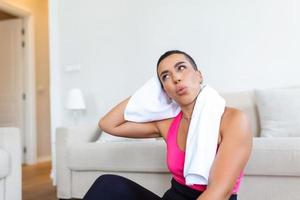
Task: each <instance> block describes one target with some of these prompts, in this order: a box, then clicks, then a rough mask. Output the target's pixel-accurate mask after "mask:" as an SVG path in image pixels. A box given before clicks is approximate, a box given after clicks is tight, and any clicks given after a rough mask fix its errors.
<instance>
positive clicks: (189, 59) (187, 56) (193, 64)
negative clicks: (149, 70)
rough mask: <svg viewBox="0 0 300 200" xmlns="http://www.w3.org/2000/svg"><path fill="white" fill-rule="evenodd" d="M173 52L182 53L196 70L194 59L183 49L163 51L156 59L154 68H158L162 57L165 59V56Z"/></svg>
mask: <svg viewBox="0 0 300 200" xmlns="http://www.w3.org/2000/svg"><path fill="white" fill-rule="evenodd" d="M173 54H182V55H184V56H185V57H186V59H188V61H189V62H190V63H191V65H192V66H193V68H194V69H195V70H198V67H197V64H196V62H195V61H194V59H193V58H192V57H191V56H190V55H189V54H187V53H185V52H184V51H180V50H170V51H167V52H165V53H164V54H163V55H161V56H160V57H159V59H158V61H157V64H156V69H157V68H158V65H159V64H160V63H161V61H162V60H163V59H165V58H166V57H169V56H171V55H173Z"/></svg>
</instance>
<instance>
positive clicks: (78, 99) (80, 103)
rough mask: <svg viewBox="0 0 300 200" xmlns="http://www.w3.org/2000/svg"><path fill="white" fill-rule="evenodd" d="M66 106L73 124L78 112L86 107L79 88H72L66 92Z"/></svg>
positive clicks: (76, 122) (76, 120)
mask: <svg viewBox="0 0 300 200" xmlns="http://www.w3.org/2000/svg"><path fill="white" fill-rule="evenodd" d="M66 108H67V109H68V110H70V111H71V112H72V114H73V121H74V124H75V125H77V124H78V118H79V116H80V113H81V112H82V111H83V110H85V109H86V106H85V102H84V98H83V94H82V91H81V90H80V89H79V88H73V89H71V90H70V91H69V92H68V96H67V104H66Z"/></svg>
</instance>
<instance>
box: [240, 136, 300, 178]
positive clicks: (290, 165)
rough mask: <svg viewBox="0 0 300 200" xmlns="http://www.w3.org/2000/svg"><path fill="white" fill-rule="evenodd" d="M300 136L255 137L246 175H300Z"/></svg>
mask: <svg viewBox="0 0 300 200" xmlns="http://www.w3.org/2000/svg"><path fill="white" fill-rule="evenodd" d="M299 144H300V138H290V137H285V138H279V137H274V138H267V137H260V138H253V149H252V153H251V156H250V159H249V161H248V163H247V166H246V168H245V174H246V175H262V176H268V175H274V176H298V177H299V176H300V145H299Z"/></svg>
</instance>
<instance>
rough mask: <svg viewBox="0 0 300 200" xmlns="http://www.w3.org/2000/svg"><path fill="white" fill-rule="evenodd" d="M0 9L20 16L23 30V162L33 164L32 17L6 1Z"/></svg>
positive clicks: (34, 134)
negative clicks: (24, 149)
mask: <svg viewBox="0 0 300 200" xmlns="http://www.w3.org/2000/svg"><path fill="white" fill-rule="evenodd" d="M0 10H2V11H4V12H6V13H9V14H11V15H14V16H17V17H18V18H20V19H21V20H22V24H23V28H24V30H25V35H24V40H25V41H24V42H25V44H26V45H25V47H24V48H23V50H24V58H23V67H24V70H23V79H24V80H23V83H24V91H23V92H24V93H25V94H26V100H25V102H24V104H23V105H24V107H23V113H24V114H23V118H24V119H23V121H24V130H23V134H24V137H23V138H24V140H25V141H23V143H24V144H25V147H26V153H25V158H24V163H25V164H34V163H36V162H37V134H36V129H37V128H36V94H35V48H34V18H33V15H32V13H31V12H30V11H28V10H26V9H24V8H21V7H19V6H18V5H15V4H13V3H10V2H7V1H5V2H4V1H2V0H0ZM20 34H21V33H20Z"/></svg>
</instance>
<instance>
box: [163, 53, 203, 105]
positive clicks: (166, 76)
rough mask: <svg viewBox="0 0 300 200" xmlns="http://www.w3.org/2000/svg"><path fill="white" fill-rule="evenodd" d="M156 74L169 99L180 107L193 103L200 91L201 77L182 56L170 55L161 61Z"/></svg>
mask: <svg viewBox="0 0 300 200" xmlns="http://www.w3.org/2000/svg"><path fill="white" fill-rule="evenodd" d="M157 72H158V76H159V79H160V81H161V83H162V85H163V88H164V90H165V92H166V93H167V95H168V96H169V97H170V98H172V99H173V100H174V101H176V102H177V103H178V104H179V105H180V106H184V105H188V104H191V103H193V102H194V100H195V99H196V97H197V95H198V93H199V90H200V83H201V82H202V75H201V73H200V71H196V70H195V69H194V68H193V66H192V65H191V63H190V62H189V60H188V59H187V58H186V57H185V56H184V55H183V54H172V55H170V56H168V57H166V58H165V59H163V60H162V61H161V62H160V63H159V66H158V68H157Z"/></svg>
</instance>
